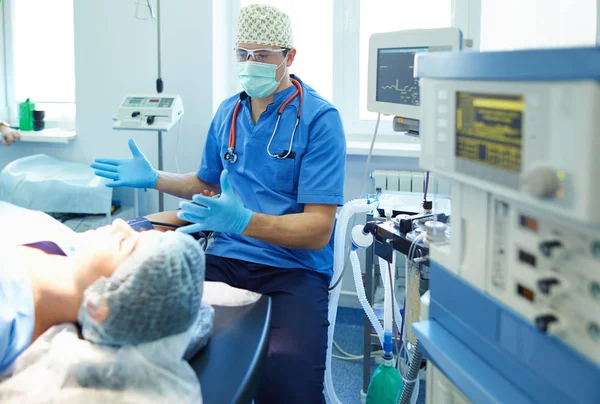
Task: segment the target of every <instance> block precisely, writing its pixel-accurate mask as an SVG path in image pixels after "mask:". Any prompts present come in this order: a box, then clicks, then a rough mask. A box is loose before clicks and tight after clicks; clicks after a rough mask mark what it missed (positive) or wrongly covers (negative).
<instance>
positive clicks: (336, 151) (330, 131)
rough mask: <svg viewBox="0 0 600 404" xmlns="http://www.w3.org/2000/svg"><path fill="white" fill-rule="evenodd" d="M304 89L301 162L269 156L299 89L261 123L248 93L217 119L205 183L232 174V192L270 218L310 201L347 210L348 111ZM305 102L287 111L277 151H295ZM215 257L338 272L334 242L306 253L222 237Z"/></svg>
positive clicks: (284, 95)
mask: <svg viewBox="0 0 600 404" xmlns="http://www.w3.org/2000/svg"><path fill="white" fill-rule="evenodd" d="M292 77H294V76H292ZM294 78H296V79H297V80H298V81H300V80H299V79H298V78H297V77H294ZM300 82H301V81H300ZM301 84H302V89H303V90H304V100H303V105H302V115H301V118H300V124H299V126H298V129H297V130H296V135H295V137H294V143H293V146H292V151H293V152H294V158H286V159H277V158H273V157H271V156H269V155H268V154H267V144H268V143H269V140H270V138H271V135H272V133H273V129H274V128H275V123H276V121H277V112H278V109H279V107H280V106H281V104H283V103H284V102H285V101H286V100H287V99H288V98H289V97H290V96H291V95H292V94H293V93H294V92H295V91H296V87H295V86H291V87H290V88H287V89H285V90H283V91H281V92H279V93H276V94H275V97H274V98H275V99H274V102H273V104H271V105H269V106H268V107H267V110H266V111H265V112H263V114H262V115H261V116H260V117H259V119H258V122H257V123H256V125H255V124H254V122H253V121H252V113H251V105H250V97H248V96H247V95H246V94H245V93H240V94H237V95H235V96H233V97H230V98H228V99H226V100H225V101H223V103H222V104H221V105H220V106H219V109H218V110H217V113H216V114H215V117H214V118H213V121H212V123H211V126H210V129H209V131H208V136H207V139H206V144H205V146H204V154H203V156H202V162H201V164H200V169H199V170H198V173H197V176H198V178H200V179H201V180H202V181H205V182H208V183H212V184H218V183H219V176H220V174H221V171H222V170H223V169H227V170H228V171H229V179H230V182H231V184H232V187H233V189H234V190H235V192H236V194H237V195H238V197H239V198H240V200H241V201H242V203H243V204H244V206H245V207H247V208H248V209H250V210H252V211H253V212H258V213H264V214H268V215H274V216H280V215H288V214H294V213H301V212H303V211H304V205H305V204H331V205H343V203H344V177H345V165H346V137H345V134H344V128H343V125H342V121H341V118H340V114H339V112H338V111H337V109H336V108H335V107H334V106H333V105H332V104H331V103H329V102H328V101H326V100H325V99H323V98H322V97H321V96H320V95H319V94H318V93H317V92H316V91H315V90H313V89H312V88H311V87H309V86H307V85H306V84H304V83H302V82H301ZM240 99H241V100H242V107H241V108H240V111H239V113H238V117H237V126H236V129H237V136H236V145H235V153H236V154H237V155H238V159H237V161H236V162H235V163H230V162H229V161H226V160H225V159H224V155H225V152H227V147H228V142H229V130H230V128H231V121H232V118H233V110H234V108H235V105H236V103H237V102H238V100H240ZM299 105H300V99H299V97H295V98H294V99H293V101H291V102H290V103H289V104H288V105H287V106H286V108H285V109H284V111H283V114H282V116H281V121H280V122H279V127H278V129H277V133H276V134H275V138H274V139H273V142H272V143H271V147H270V151H271V153H273V154H275V153H281V152H282V151H284V150H288V149H289V143H290V139H291V136H292V131H293V128H294V124H295V122H296V116H297V113H298V107H299ZM332 239H333V237H332ZM209 253H210V254H213V255H217V256H221V257H226V258H235V259H240V260H244V261H249V262H254V263H258V264H263V265H269V266H273V267H279V268H304V269H308V270H313V271H317V272H320V273H323V274H325V275H327V276H328V277H329V278H331V276H332V275H333V240H332V241H331V242H330V243H329V244H328V245H327V246H326V247H325V248H323V249H321V250H301V249H294V248H284V247H279V246H275V245H273V244H269V243H265V242H263V241H260V240H258V239H255V238H251V237H245V236H242V235H236V234H230V233H217V234H215V240H214V242H213V243H212V245H211V247H210V249H209Z"/></svg>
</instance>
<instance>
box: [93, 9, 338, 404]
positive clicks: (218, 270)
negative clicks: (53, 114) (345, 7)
mask: <svg viewBox="0 0 600 404" xmlns="http://www.w3.org/2000/svg"><path fill="white" fill-rule="evenodd" d="M315 46H318V44H315ZM232 57H233V58H234V60H235V61H236V62H237V72H238V78H239V81H240V84H241V86H242V88H243V91H242V92H241V93H238V94H236V95H234V96H232V97H230V98H228V99H226V100H225V101H223V103H222V104H221V105H220V107H219V108H218V111H217V113H216V115H215V116H214V118H213V121H212V123H211V125H210V128H209V131H208V135H207V139H206V143H205V144H204V152H203V156H202V160H201V162H200V167H199V169H198V171H197V172H192V173H188V174H173V173H167V172H162V171H161V172H159V171H157V170H155V169H154V168H153V167H152V165H151V164H150V163H149V161H148V160H147V159H146V157H145V156H144V154H143V153H142V152H141V151H140V150H139V149H138V148H137V146H136V144H135V142H134V141H133V140H130V141H129V147H130V150H131V152H132V158H131V159H123V160H121V159H110V158H99V159H96V160H95V161H94V163H93V164H92V167H93V168H95V169H96V174H97V175H99V176H101V177H105V178H109V179H112V180H114V182H112V183H109V184H107V185H108V186H112V187H121V186H128V187H136V188H154V189H157V190H159V191H162V192H166V193H169V194H171V195H175V196H178V197H181V198H185V199H191V201H190V202H183V203H181V205H180V208H181V209H180V211H178V212H177V213H175V212H170V213H169V212H163V213H162V214H161V219H162V220H163V221H164V220H165V218H166V219H169V220H170V221H171V222H172V223H175V224H180V225H183V226H184V227H182V228H180V230H181V231H184V232H190V233H191V232H195V231H199V230H213V231H214V232H215V236H214V242H213V243H212V245H211V246H210V247H209V249H208V251H207V255H206V280H210V281H221V282H225V283H228V284H230V285H231V286H234V287H237V288H242V289H247V290H251V291H254V292H258V293H262V294H266V295H269V296H270V297H271V301H272V317H271V332H270V340H269V349H268V360H267V364H266V370H265V372H264V375H263V377H262V381H261V385H260V387H259V391H258V394H257V397H256V398H255V402H256V403H258V404H260V403H324V402H325V401H324V397H323V376H324V370H325V355H326V348H327V327H328V321H327V302H328V285H329V282H330V280H331V277H332V273H333V244H332V241H331V238H332V237H331V236H332V231H333V227H334V221H335V214H336V209H337V206H339V205H342V204H343V201H344V199H343V186H344V174H345V172H344V171H345V161H346V148H345V145H346V140H345V135H344V130H343V127H342V122H341V119H340V114H339V113H338V111H337V110H336V109H335V107H333V105H331V104H330V103H329V102H327V101H326V100H324V99H323V98H322V97H321V96H320V95H319V94H318V93H317V92H316V91H315V90H314V89H312V88H311V87H310V86H309V85H307V84H306V83H304V82H303V81H302V80H301V79H300V78H299V77H297V76H294V75H291V74H290V73H289V69H290V67H291V66H292V64H293V63H294V60H295V58H296V49H295V48H294V42H293V36H292V26H291V23H290V19H289V17H288V16H287V15H286V14H284V13H282V12H281V11H280V10H278V9H277V8H275V7H271V6H267V5H250V6H248V7H244V8H242V9H241V11H240V13H239V17H238V21H237V28H236V44H235V49H234V52H233V55H232ZM312 62H313V63H319V60H314V61H312ZM215 194H220V197H218V198H216V197H212V196H214V195H215ZM232 360H234V358H232Z"/></svg>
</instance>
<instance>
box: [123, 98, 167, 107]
mask: <svg viewBox="0 0 600 404" xmlns="http://www.w3.org/2000/svg"><path fill="white" fill-rule="evenodd" d="M174 100H175V99H174V98H143V97H132V98H127V99H126V100H125V106H128V107H151V108H156V107H158V108H171V106H172V105H173V101H174ZM157 104H158V105H157Z"/></svg>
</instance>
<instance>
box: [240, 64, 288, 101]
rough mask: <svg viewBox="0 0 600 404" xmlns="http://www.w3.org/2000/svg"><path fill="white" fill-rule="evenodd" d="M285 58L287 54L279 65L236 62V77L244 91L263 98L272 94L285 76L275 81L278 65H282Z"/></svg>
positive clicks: (251, 95)
mask: <svg viewBox="0 0 600 404" xmlns="http://www.w3.org/2000/svg"><path fill="white" fill-rule="evenodd" d="M286 60H287V56H286V57H285V59H283V62H281V63H280V64H279V65H277V66H275V65H273V64H270V63H259V62H239V63H238V65H237V66H238V78H239V79H240V84H241V85H242V88H243V89H244V91H245V92H246V93H247V94H248V95H249V96H250V97H254V98H265V97H268V96H270V95H271V94H273V92H274V91H275V90H276V89H277V87H278V86H279V83H281V80H283V77H285V74H283V75H282V76H281V79H279V81H277V80H276V79H275V76H276V74H277V69H278V68H279V66H281V65H283V64H284V63H285V61H286Z"/></svg>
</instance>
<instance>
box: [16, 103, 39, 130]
mask: <svg viewBox="0 0 600 404" xmlns="http://www.w3.org/2000/svg"><path fill="white" fill-rule="evenodd" d="M34 110H35V104H34V103H33V102H30V101H29V98H27V100H25V102H22V103H21V104H19V129H20V130H33V111H34Z"/></svg>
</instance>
